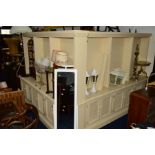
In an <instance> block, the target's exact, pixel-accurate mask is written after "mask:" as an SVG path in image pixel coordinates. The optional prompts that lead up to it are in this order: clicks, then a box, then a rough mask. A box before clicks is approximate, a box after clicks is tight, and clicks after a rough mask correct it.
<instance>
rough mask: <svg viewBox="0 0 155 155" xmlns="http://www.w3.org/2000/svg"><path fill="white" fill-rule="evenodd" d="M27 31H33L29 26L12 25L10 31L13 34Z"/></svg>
mask: <svg viewBox="0 0 155 155" xmlns="http://www.w3.org/2000/svg"><path fill="white" fill-rule="evenodd" d="M25 32H32V30H31V28H30V27H29V26H12V28H11V30H10V33H11V34H20V33H25Z"/></svg>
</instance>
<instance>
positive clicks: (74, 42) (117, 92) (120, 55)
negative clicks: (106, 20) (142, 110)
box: [20, 30, 151, 128]
mask: <svg viewBox="0 0 155 155" xmlns="http://www.w3.org/2000/svg"><path fill="white" fill-rule="evenodd" d="M150 36H151V34H144V33H121V32H112V33H110V32H91V31H80V30H71V31H55V32H32V33H25V34H23V42H24V56H25V63H26V73H27V74H29V58H28V46H27V42H28V40H29V39H33V42H34V52H35V53H34V55H35V56H34V57H35V60H37V59H40V58H44V57H48V58H50V59H51V57H52V52H53V50H61V51H64V52H66V53H67V54H68V59H69V64H72V65H74V68H76V69H77V103H78V128H100V127H102V126H104V125H106V124H108V123H110V122H111V121H113V120H115V119H117V118H119V117H121V116H123V115H124V114H127V111H128V105H129V94H130V92H132V91H134V90H137V89H140V88H143V87H144V86H145V83H146V78H145V77H144V78H143V77H141V78H140V79H139V80H136V81H134V80H130V79H131V77H132V74H133V64H134V58H135V55H134V53H135V51H136V46H137V44H138V45H139V56H138V59H139V60H143V61H146V60H147V54H148V47H149V39H150ZM118 67H119V68H121V69H122V70H123V71H125V72H126V82H125V84H121V85H111V84H110V80H109V79H110V72H111V71H112V70H113V69H115V68H118ZM93 69H95V70H96V71H97V73H98V81H97V86H96V87H97V92H96V93H92V94H90V95H89V96H86V95H85V88H86V84H85V81H86V77H85V76H86V71H88V72H90V71H92V70H93ZM20 79H21V85H22V89H23V90H24V91H25V96H26V100H28V101H29V102H31V103H32V104H34V105H35V106H36V107H37V108H38V110H39V114H40V118H41V120H42V121H43V123H44V124H45V125H46V126H47V127H48V128H53V104H54V99H53V98H52V94H46V93H45V92H46V85H44V86H43V87H42V88H41V89H39V87H38V86H36V84H35V83H36V82H35V79H33V78H32V77H21V78H20Z"/></svg>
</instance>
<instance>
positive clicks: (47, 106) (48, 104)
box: [45, 99, 53, 124]
mask: <svg viewBox="0 0 155 155" xmlns="http://www.w3.org/2000/svg"><path fill="white" fill-rule="evenodd" d="M45 116H46V118H47V120H48V121H49V122H50V123H51V124H53V104H52V103H51V101H50V100H48V99H46V102H45Z"/></svg>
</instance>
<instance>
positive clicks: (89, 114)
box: [85, 100, 101, 126]
mask: <svg viewBox="0 0 155 155" xmlns="http://www.w3.org/2000/svg"><path fill="white" fill-rule="evenodd" d="M100 103H101V100H93V101H91V102H89V103H86V107H85V108H86V109H85V110H86V111H85V112H86V113H85V114H86V126H89V125H91V124H93V123H95V122H96V121H98V120H99V119H100V115H99V105H100Z"/></svg>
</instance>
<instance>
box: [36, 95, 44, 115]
mask: <svg viewBox="0 0 155 155" xmlns="http://www.w3.org/2000/svg"><path fill="white" fill-rule="evenodd" d="M37 97H38V110H39V112H40V113H41V114H42V115H45V107H44V105H45V97H44V96H43V95H41V94H40V93H38V94H37Z"/></svg>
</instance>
